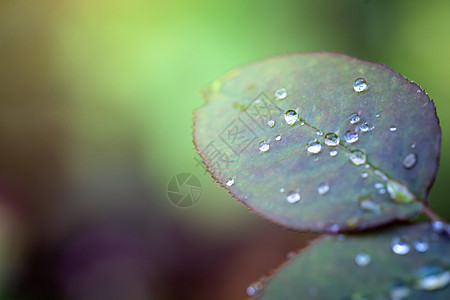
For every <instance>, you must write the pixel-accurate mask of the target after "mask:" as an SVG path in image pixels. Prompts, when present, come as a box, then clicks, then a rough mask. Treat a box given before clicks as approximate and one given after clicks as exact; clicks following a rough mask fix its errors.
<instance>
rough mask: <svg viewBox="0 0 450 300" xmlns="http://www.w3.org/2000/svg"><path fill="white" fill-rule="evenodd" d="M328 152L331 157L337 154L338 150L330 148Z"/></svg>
mask: <svg viewBox="0 0 450 300" xmlns="http://www.w3.org/2000/svg"><path fill="white" fill-rule="evenodd" d="M328 154H330V156H331V157H335V156H336V155H337V154H338V151H337V150H336V149H332V150H330V152H328Z"/></svg>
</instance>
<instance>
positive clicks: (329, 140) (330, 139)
mask: <svg viewBox="0 0 450 300" xmlns="http://www.w3.org/2000/svg"><path fill="white" fill-rule="evenodd" d="M339 142H340V139H339V137H338V136H337V134H335V133H333V132H330V133H327V134H326V135H325V145H327V146H330V147H335V146H337V145H339Z"/></svg>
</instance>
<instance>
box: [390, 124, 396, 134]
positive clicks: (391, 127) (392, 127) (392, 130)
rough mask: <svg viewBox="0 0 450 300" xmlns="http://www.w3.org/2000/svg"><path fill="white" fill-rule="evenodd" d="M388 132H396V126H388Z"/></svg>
mask: <svg viewBox="0 0 450 300" xmlns="http://www.w3.org/2000/svg"><path fill="white" fill-rule="evenodd" d="M389 131H390V132H395V131H397V126H395V125H391V126H389Z"/></svg>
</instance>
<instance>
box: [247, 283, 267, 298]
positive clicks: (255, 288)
mask: <svg viewBox="0 0 450 300" xmlns="http://www.w3.org/2000/svg"><path fill="white" fill-rule="evenodd" d="M262 288H263V285H262V283H261V282H256V283H254V284H252V285H250V286H249V287H247V290H246V292H247V295H249V296H255V295H256V294H257V293H258V292H259V291H261V290H262Z"/></svg>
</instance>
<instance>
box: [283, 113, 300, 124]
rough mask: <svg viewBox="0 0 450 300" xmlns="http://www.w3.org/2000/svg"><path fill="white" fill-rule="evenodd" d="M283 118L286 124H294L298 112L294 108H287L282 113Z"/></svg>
mask: <svg viewBox="0 0 450 300" xmlns="http://www.w3.org/2000/svg"><path fill="white" fill-rule="evenodd" d="M284 120H285V121H286V123H287V124H288V125H294V123H295V122H297V121H298V114H297V112H296V111H295V110H288V111H286V112H285V113H284Z"/></svg>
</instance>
